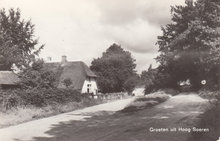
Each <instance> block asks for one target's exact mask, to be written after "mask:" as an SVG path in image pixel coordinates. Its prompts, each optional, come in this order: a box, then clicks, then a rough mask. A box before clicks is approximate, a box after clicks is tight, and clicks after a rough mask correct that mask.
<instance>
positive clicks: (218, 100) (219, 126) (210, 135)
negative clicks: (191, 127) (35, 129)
mask: <svg viewBox="0 0 220 141" xmlns="http://www.w3.org/2000/svg"><path fill="white" fill-rule="evenodd" d="M199 95H200V96H202V97H204V98H207V99H209V100H210V104H209V106H208V107H207V109H206V111H205V112H204V113H203V114H201V115H200V116H199V117H198V118H199V122H198V123H197V127H198V128H208V129H209V132H207V133H196V132H192V135H191V137H190V138H189V140H188V141H212V140H214V141H216V140H218V138H219V136H220V92H219V91H216V92H209V91H201V92H199Z"/></svg>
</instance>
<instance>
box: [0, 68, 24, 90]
mask: <svg viewBox="0 0 220 141" xmlns="http://www.w3.org/2000/svg"><path fill="white" fill-rule="evenodd" d="M19 82H20V79H19V77H18V76H17V75H16V74H15V73H14V72H12V71H0V88H2V89H11V88H17V87H19Z"/></svg>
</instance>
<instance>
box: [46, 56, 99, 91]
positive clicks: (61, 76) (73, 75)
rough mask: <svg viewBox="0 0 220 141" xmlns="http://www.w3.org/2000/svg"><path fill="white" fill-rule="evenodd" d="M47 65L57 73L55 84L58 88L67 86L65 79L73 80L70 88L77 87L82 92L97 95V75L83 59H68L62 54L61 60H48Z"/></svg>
mask: <svg viewBox="0 0 220 141" xmlns="http://www.w3.org/2000/svg"><path fill="white" fill-rule="evenodd" d="M45 67H46V68H47V69H48V70H51V71H53V72H54V73H55V74H56V82H55V85H56V87H57V88H67V86H66V85H65V84H64V80H65V79H68V80H70V81H71V83H70V86H68V88H71V89H75V90H78V91H80V92H81V93H91V94H94V95H96V94H97V93H98V87H97V82H96V78H97V76H96V75H95V74H94V73H93V72H92V71H91V70H90V69H89V67H88V66H87V65H86V64H85V63H84V62H82V61H70V62H69V61H67V57H66V56H62V60H61V62H47V63H45Z"/></svg>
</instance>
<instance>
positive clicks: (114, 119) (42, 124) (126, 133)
mask: <svg viewBox="0 0 220 141" xmlns="http://www.w3.org/2000/svg"><path fill="white" fill-rule="evenodd" d="M133 100H134V98H130V99H126V100H119V101H116V102H112V103H107V104H102V105H98V106H93V107H89V108H86V109H83V110H78V111H73V112H70V113H66V114H62V115H58V116H54V117H49V118H45V119H40V120H36V121H31V122H28V123H24V124H20V125H17V126H12V127H8V128H4V129H0V140H1V141H186V140H187V138H188V136H189V135H190V132H188V130H186V129H188V128H191V127H193V126H195V127H196V121H197V116H198V115H199V114H200V113H201V112H202V111H203V109H204V106H205V105H206V104H207V101H206V100H204V99H202V98H200V97H198V96H197V95H194V94H187V95H186V94H182V95H178V96H174V97H172V98H170V99H169V100H168V101H166V102H164V103H162V104H159V105H157V106H155V107H152V108H149V109H144V110H140V111H137V112H129V113H123V112H120V111H119V110H121V109H123V108H124V107H125V106H126V105H127V104H128V103H130V102H131V101H133ZM116 111H118V112H116ZM174 128H176V129H177V131H173V132H171V131H170V130H171V129H173V130H174ZM179 128H181V129H185V130H183V131H178V130H179ZM159 130H160V131H159ZM162 130H163V131H162ZM165 130H169V131H165ZM204 134H205V133H204Z"/></svg>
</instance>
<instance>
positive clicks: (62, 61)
mask: <svg viewBox="0 0 220 141" xmlns="http://www.w3.org/2000/svg"><path fill="white" fill-rule="evenodd" d="M66 58H67V57H66V55H63V56H62V60H61V64H65V63H66V62H67V59H66Z"/></svg>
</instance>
